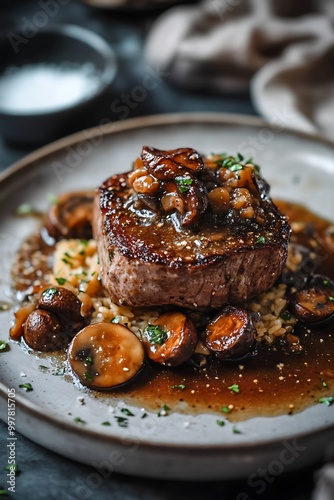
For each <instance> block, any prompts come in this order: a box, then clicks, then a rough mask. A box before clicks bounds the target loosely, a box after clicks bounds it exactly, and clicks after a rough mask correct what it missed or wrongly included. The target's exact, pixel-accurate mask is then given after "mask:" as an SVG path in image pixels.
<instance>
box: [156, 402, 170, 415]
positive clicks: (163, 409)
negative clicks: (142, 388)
mask: <svg viewBox="0 0 334 500" xmlns="http://www.w3.org/2000/svg"><path fill="white" fill-rule="evenodd" d="M170 410H171V409H170V408H169V406H167V405H166V404H163V405H162V407H161V410H160V411H159V412H158V417H167V415H168V414H169V412H170Z"/></svg>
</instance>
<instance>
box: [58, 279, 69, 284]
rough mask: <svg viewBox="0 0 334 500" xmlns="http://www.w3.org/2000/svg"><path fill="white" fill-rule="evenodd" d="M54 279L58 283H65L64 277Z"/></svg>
mask: <svg viewBox="0 0 334 500" xmlns="http://www.w3.org/2000/svg"><path fill="white" fill-rule="evenodd" d="M56 281H57V283H58V285H65V283H66V281H67V280H66V279H65V278H56Z"/></svg>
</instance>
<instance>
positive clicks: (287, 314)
mask: <svg viewBox="0 0 334 500" xmlns="http://www.w3.org/2000/svg"><path fill="white" fill-rule="evenodd" d="M281 318H282V320H283V321H290V319H291V313H290V312H289V311H283V312H282V313H281Z"/></svg>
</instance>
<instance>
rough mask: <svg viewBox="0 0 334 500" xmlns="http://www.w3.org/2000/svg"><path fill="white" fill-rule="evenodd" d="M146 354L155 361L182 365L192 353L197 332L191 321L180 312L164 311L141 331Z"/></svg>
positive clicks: (168, 364)
mask: <svg viewBox="0 0 334 500" xmlns="http://www.w3.org/2000/svg"><path fill="white" fill-rule="evenodd" d="M143 343H144V345H145V347H146V351H147V355H148V357H149V358H150V359H151V360H152V361H155V362H156V363H160V364H162V365H167V366H178V365H182V364H183V363H184V362H185V361H187V360H188V359H189V358H190V357H191V355H192V354H193V352H194V350H195V347H196V344H197V333H196V330H195V327H194V325H193V323H192V322H191V321H190V320H189V319H188V318H187V317H186V316H185V315H184V314H182V313H180V312H175V313H165V314H162V315H161V316H159V318H158V319H157V320H155V321H154V322H153V323H152V324H150V325H148V327H147V328H146V330H145V331H144V333H143Z"/></svg>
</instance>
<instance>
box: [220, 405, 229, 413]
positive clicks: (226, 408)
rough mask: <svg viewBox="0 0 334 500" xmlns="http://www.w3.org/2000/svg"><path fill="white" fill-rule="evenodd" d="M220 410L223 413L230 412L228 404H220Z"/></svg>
mask: <svg viewBox="0 0 334 500" xmlns="http://www.w3.org/2000/svg"><path fill="white" fill-rule="evenodd" d="M220 411H222V412H223V413H231V411H232V409H231V408H229V407H228V406H222V407H221V408H220Z"/></svg>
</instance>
